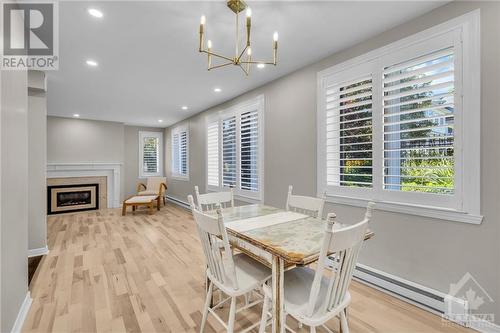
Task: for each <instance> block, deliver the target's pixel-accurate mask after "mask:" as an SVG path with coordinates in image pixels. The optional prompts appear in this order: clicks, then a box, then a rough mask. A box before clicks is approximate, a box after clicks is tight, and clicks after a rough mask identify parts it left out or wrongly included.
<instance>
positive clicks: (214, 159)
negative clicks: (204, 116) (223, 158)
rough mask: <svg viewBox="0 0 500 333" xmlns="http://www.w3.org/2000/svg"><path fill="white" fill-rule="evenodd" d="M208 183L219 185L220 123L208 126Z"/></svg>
mask: <svg viewBox="0 0 500 333" xmlns="http://www.w3.org/2000/svg"><path fill="white" fill-rule="evenodd" d="M207 184H208V185H209V186H219V123H218V122H212V123H209V124H208V126H207Z"/></svg>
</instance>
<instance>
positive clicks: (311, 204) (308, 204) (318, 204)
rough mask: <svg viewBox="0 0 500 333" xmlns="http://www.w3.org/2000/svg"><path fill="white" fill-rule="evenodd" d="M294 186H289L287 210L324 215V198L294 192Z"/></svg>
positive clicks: (315, 215) (316, 215)
mask: <svg viewBox="0 0 500 333" xmlns="http://www.w3.org/2000/svg"><path fill="white" fill-rule="evenodd" d="M292 190H293V186H292V185H290V186H288V196H287V198H286V210H289V211H294V212H298V213H302V214H306V215H310V216H312V217H319V218H321V217H323V206H324V204H325V199H324V198H314V197H307V196H304V195H295V194H292Z"/></svg>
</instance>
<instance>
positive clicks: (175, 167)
mask: <svg viewBox="0 0 500 333" xmlns="http://www.w3.org/2000/svg"><path fill="white" fill-rule="evenodd" d="M179 147H180V144H179V133H175V134H173V135H172V172H173V173H176V174H178V173H179V169H180V167H179V165H180V164H179V161H180V159H179V156H180V154H179Z"/></svg>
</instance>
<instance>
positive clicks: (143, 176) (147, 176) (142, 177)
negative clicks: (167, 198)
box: [139, 173, 163, 179]
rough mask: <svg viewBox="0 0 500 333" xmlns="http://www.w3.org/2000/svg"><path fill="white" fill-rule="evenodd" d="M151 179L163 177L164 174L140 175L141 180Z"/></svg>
mask: <svg viewBox="0 0 500 333" xmlns="http://www.w3.org/2000/svg"><path fill="white" fill-rule="evenodd" d="M149 177H163V174H162V173H148V174H140V175H139V179H146V178H149Z"/></svg>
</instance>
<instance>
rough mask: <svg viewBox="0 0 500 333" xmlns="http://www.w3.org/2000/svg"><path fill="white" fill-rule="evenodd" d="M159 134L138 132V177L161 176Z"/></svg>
mask: <svg viewBox="0 0 500 333" xmlns="http://www.w3.org/2000/svg"><path fill="white" fill-rule="evenodd" d="M162 142H163V133H161V132H144V131H140V132H139V177H140V178H145V177H151V176H161V175H162V174H163V171H162V163H161V161H162V157H161V155H162V153H161V151H162V148H161V147H162Z"/></svg>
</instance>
